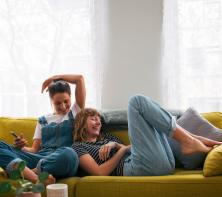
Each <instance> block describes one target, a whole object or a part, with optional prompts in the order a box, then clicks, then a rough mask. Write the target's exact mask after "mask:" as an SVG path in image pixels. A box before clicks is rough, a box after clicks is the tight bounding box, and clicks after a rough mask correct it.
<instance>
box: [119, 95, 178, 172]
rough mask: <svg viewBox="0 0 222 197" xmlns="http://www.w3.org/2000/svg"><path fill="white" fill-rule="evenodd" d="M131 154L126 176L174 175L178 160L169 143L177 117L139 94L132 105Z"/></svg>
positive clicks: (129, 116)
mask: <svg viewBox="0 0 222 197" xmlns="http://www.w3.org/2000/svg"><path fill="white" fill-rule="evenodd" d="M128 128H129V139H130V142H131V145H132V147H131V154H130V156H129V157H127V158H126V159H125V161H124V167H123V175H124V176H155V175H156V176H157V175H167V174H172V173H173V171H174V169H175V160H174V156H173V153H172V150H171V148H170V146H169V144H168V141H167V136H171V135H172V133H173V131H174V130H175V128H176V123H175V120H174V119H173V117H172V116H171V115H170V114H169V113H168V112H167V111H165V110H164V109H163V108H161V107H160V106H159V105H158V104H157V103H155V102H154V101H152V100H151V99H150V98H148V97H145V96H142V95H136V96H134V97H132V98H131V99H130V101H129V105H128Z"/></svg>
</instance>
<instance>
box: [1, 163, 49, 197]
mask: <svg viewBox="0 0 222 197" xmlns="http://www.w3.org/2000/svg"><path fill="white" fill-rule="evenodd" d="M25 166H26V163H25V162H24V161H22V162H20V163H19V164H18V167H17V169H15V170H13V171H12V172H11V173H10V174H9V178H10V179H11V180H14V181H4V182H2V183H1V184H0V195H5V194H8V193H10V192H13V193H15V195H16V196H17V197H40V196H41V193H42V192H43V191H44V190H45V185H44V182H45V180H47V178H48V176H49V174H48V173H47V172H42V173H40V174H39V175H38V181H37V182H36V183H32V182H30V181H28V180H25V179H24V175H23V170H24V168H25Z"/></svg>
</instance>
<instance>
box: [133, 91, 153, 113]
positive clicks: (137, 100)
mask: <svg viewBox="0 0 222 197" xmlns="http://www.w3.org/2000/svg"><path fill="white" fill-rule="evenodd" d="M150 103H152V99H151V98H149V97H146V96H144V95H141V94H137V95H134V96H132V97H131V98H130V100H129V108H131V107H133V108H135V109H137V110H140V109H142V108H143V106H144V104H150Z"/></svg>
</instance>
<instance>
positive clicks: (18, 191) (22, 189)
mask: <svg viewBox="0 0 222 197" xmlns="http://www.w3.org/2000/svg"><path fill="white" fill-rule="evenodd" d="M23 192H25V190H24V188H22V187H21V188H18V189H17V190H16V196H19V195H20V194H22V193H23Z"/></svg>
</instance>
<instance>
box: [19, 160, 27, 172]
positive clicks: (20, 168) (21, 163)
mask: <svg viewBox="0 0 222 197" xmlns="http://www.w3.org/2000/svg"><path fill="white" fill-rule="evenodd" d="M25 166H26V163H25V161H21V162H19V165H18V170H19V171H20V172H23V170H24V169H25Z"/></svg>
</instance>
